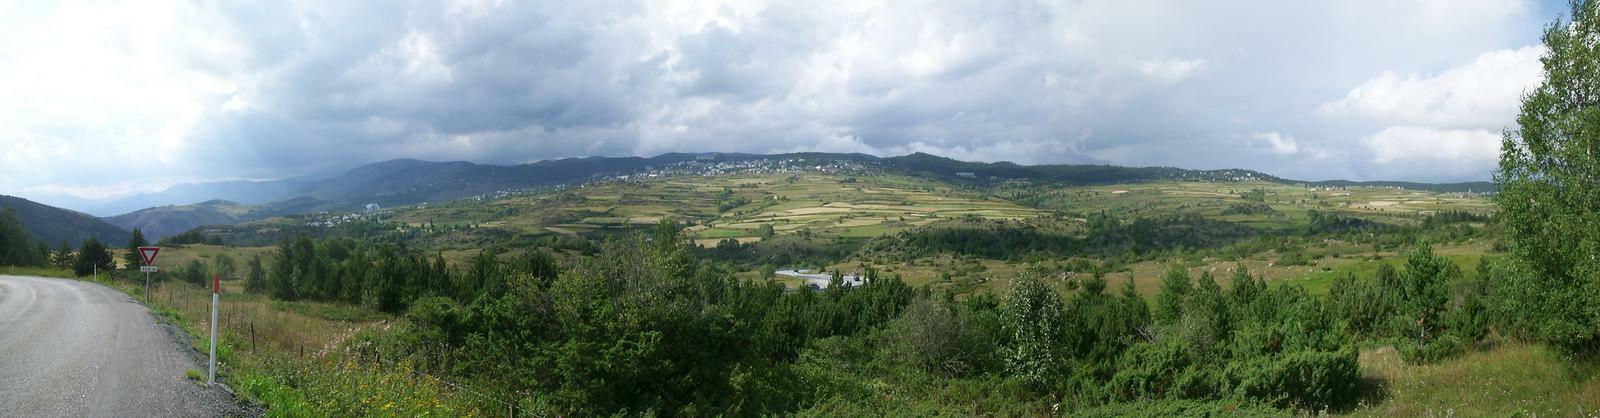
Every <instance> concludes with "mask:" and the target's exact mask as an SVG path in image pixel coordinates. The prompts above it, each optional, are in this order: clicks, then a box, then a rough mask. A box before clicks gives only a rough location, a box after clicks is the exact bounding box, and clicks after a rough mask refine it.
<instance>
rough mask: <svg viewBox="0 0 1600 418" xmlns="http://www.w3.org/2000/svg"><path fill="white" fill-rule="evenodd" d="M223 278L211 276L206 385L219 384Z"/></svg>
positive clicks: (216, 275) (215, 275)
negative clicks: (219, 301) (219, 308)
mask: <svg viewBox="0 0 1600 418" xmlns="http://www.w3.org/2000/svg"><path fill="white" fill-rule="evenodd" d="M221 280H222V276H221V275H218V274H212V275H211V356H210V357H211V368H210V370H209V371H207V372H206V384H209V385H215V384H217V296H218V294H219V292H221V290H222V281H221Z"/></svg>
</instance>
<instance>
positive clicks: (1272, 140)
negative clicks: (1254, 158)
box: [1250, 132, 1300, 155]
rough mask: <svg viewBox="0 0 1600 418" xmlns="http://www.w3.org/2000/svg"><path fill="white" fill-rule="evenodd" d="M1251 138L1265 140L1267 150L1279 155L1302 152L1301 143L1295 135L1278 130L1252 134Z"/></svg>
mask: <svg viewBox="0 0 1600 418" xmlns="http://www.w3.org/2000/svg"><path fill="white" fill-rule="evenodd" d="M1250 139H1252V140H1254V141H1259V142H1265V143H1266V145H1267V147H1266V151H1267V152H1270V153H1273V154H1278V155H1294V154H1298V153H1300V144H1299V143H1296V142H1295V140H1294V137H1292V136H1285V135H1283V134H1280V133H1277V132H1257V133H1255V134H1252V135H1250Z"/></svg>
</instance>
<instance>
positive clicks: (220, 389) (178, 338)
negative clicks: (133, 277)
mask: <svg viewBox="0 0 1600 418" xmlns="http://www.w3.org/2000/svg"><path fill="white" fill-rule="evenodd" d="M107 287H110V286H107ZM112 289H113V290H117V291H118V292H121V291H120V290H118V289H116V288H114V287H113V288H112ZM123 294H124V295H126V296H127V297H128V299H129V300H131V301H132V303H136V304H139V306H143V307H144V308H145V314H146V315H150V318H151V319H154V320H155V321H156V326H158V327H161V329H163V330H166V332H167V335H168V336H169V337H172V339H171V340H170V341H171V342H172V345H173V348H174V349H176V350H178V351H179V352H181V353H183V354H184V356H186V357H188V358H189V362H190V364H193V365H194V367H195V368H196V369H198V370H201V371H204V370H206V367H207V366H206V363H205V361H206V357H205V355H203V354H201V353H200V351H199V350H197V349H195V348H194V345H195V344H191V343H190V342H192V341H199V339H200V338H199V337H196V336H194V335H191V334H189V331H185V330H184V329H183V327H182V326H180V325H178V324H175V323H173V322H172V319H171V318H167V317H166V316H163V315H160V314H157V313H156V311H155V310H154V309H151V308H150V305H147V304H145V303H144V301H143V300H140V299H139V298H136V297H133V295H129V294H127V293H123ZM217 380H218V382H217V384H216V386H212V387H206V385H204V384H199V383H197V384H196V386H199V387H200V388H201V389H202V390H205V391H208V392H216V393H217V394H218V395H220V396H219V397H220V398H225V399H228V400H230V401H232V402H231V403H230V404H229V405H216V408H210V409H213V410H221V411H228V414H225V415H224V416H230V417H261V416H265V415H266V410H265V409H264V408H262V407H261V405H257V404H255V403H254V402H250V401H249V400H247V399H245V398H243V397H240V396H239V395H238V393H235V392H234V391H233V387H231V386H228V385H227V383H226V382H223V381H221V380H222V379H221V377H218V379H217ZM191 383H196V382H191ZM234 413H238V414H237V415H235V414H234Z"/></svg>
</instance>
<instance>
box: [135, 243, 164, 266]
mask: <svg viewBox="0 0 1600 418" xmlns="http://www.w3.org/2000/svg"><path fill="white" fill-rule="evenodd" d="M158 252H161V247H139V257H141V258H144V265H147V266H153V265H156V253H158Z"/></svg>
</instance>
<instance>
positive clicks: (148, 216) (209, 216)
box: [105, 200, 249, 242]
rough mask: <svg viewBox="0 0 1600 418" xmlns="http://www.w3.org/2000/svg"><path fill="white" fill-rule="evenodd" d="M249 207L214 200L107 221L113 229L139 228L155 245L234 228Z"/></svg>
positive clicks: (147, 210)
mask: <svg viewBox="0 0 1600 418" xmlns="http://www.w3.org/2000/svg"><path fill="white" fill-rule="evenodd" d="M248 212H249V207H248V206H245V205H241V204H238V203H234V202H230V201H226V200H211V201H206V202H201V203H197V204H193V205H182V206H178V205H166V206H157V207H153V208H146V209H140V210H137V211H134V212H131V213H126V214H122V215H117V216H113V217H109V218H105V220H106V222H110V223H111V224H112V225H116V226H119V227H122V228H123V229H128V230H132V229H134V228H139V232H142V233H144V236H145V239H148V240H150V241H152V242H154V241H156V240H159V239H161V238H163V237H169V236H173V235H177V234H181V233H184V232H187V231H189V230H191V229H194V228H195V227H199V226H205V225H230V224H234V223H238V222H241V221H242V219H241V218H240V215H243V214H245V213H248Z"/></svg>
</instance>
